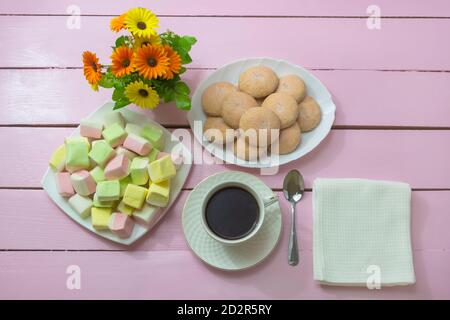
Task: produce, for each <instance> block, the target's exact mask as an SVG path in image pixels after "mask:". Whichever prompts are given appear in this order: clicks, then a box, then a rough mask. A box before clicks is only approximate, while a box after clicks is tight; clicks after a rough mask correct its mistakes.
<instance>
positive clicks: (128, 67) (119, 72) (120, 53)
mask: <svg viewBox="0 0 450 320" xmlns="http://www.w3.org/2000/svg"><path fill="white" fill-rule="evenodd" d="M133 60H134V52H133V49H131V48H128V47H126V46H121V47H118V48H116V49H115V50H114V52H113V54H112V55H111V61H112V65H111V72H112V73H113V74H114V75H115V76H116V77H119V78H120V77H123V76H124V75H127V74H130V73H132V72H133V71H134V62H133Z"/></svg>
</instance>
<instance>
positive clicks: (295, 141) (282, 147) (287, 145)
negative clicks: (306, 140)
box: [271, 122, 302, 154]
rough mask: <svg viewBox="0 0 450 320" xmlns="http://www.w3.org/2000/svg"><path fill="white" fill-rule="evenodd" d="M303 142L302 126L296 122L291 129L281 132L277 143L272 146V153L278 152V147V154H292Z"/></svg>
mask: <svg viewBox="0 0 450 320" xmlns="http://www.w3.org/2000/svg"><path fill="white" fill-rule="evenodd" d="M301 140H302V133H301V131H300V126H299V125H298V124H297V122H295V123H294V124H293V125H292V126H290V127H289V128H286V129H283V130H281V131H280V138H279V139H278V141H277V142H276V143H274V144H272V145H271V152H277V151H276V147H278V154H288V153H291V152H292V151H294V150H295V149H296V148H297V147H298V145H299V144H300V141H301Z"/></svg>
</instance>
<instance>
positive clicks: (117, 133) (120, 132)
mask: <svg viewBox="0 0 450 320" xmlns="http://www.w3.org/2000/svg"><path fill="white" fill-rule="evenodd" d="M102 135H103V138H105V140H106V142H108V143H109V145H110V146H111V147H113V148H115V147H117V146H118V145H121V144H122V143H123V142H124V141H125V139H126V138H127V133H126V132H125V130H124V129H123V128H122V127H121V126H120V125H119V124H117V123H113V124H112V125H110V126H108V127H106V129H105V130H103V132H102Z"/></svg>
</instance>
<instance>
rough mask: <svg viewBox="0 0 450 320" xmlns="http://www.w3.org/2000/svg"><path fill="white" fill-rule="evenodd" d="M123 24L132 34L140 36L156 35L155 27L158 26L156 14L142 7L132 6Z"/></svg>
mask: <svg viewBox="0 0 450 320" xmlns="http://www.w3.org/2000/svg"><path fill="white" fill-rule="evenodd" d="M125 26H126V27H127V29H128V30H129V31H130V32H131V33H132V34H133V35H134V36H137V37H141V38H149V37H150V36H152V35H156V34H157V33H156V30H155V29H157V28H159V25H158V18H157V17H156V15H155V14H154V13H153V12H152V11H150V10H148V9H144V8H134V9H131V10H130V11H128V12H127V16H126V17H125Z"/></svg>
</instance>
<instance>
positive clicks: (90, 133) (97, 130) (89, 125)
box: [80, 121, 103, 139]
mask: <svg viewBox="0 0 450 320" xmlns="http://www.w3.org/2000/svg"><path fill="white" fill-rule="evenodd" d="M102 130H103V125H102V124H101V123H96V122H92V121H81V123H80V135H82V136H83V137H86V138H92V139H100V138H101V137H102Z"/></svg>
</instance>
